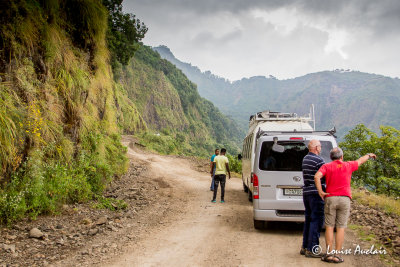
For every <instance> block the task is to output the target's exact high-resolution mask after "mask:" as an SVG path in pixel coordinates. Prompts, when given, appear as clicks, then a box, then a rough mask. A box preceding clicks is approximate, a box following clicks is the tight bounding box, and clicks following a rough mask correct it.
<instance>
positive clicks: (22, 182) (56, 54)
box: [0, 0, 145, 223]
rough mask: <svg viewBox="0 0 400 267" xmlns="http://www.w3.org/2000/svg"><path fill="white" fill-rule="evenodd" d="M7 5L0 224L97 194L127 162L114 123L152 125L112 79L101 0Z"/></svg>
mask: <svg viewBox="0 0 400 267" xmlns="http://www.w3.org/2000/svg"><path fill="white" fill-rule="evenodd" d="M5 5H6V7H7V8H5V9H3V8H2V9H0V20H1V24H0V37H1V40H0V223H11V222H13V221H15V220H18V219H20V218H22V217H24V216H27V215H29V216H31V217H32V218H35V217H36V216H37V215H39V214H47V213H50V214H51V213H56V212H57V210H58V208H59V206H60V205H62V204H63V203H74V202H86V201H89V200H91V199H92V198H93V197H94V196H98V195H100V194H101V193H102V192H103V191H104V189H105V187H106V186H107V184H108V183H109V182H110V181H112V179H113V178H114V177H116V176H120V175H122V174H123V173H124V172H126V170H127V167H128V159H127V158H126V156H125V154H126V148H125V147H123V146H122V145H121V140H120V136H119V129H118V127H117V122H118V123H119V125H121V126H123V127H126V128H127V129H128V130H130V131H132V132H135V131H139V130H140V129H143V128H145V125H144V123H143V121H142V120H141V117H140V114H139V113H138V112H137V110H136V109H135V107H134V105H133V103H132V102H130V101H129V99H128V98H127V96H126V93H124V92H122V90H121V91H120V90H119V88H117V86H115V84H114V81H113V80H112V74H111V73H110V68H109V65H108V50H107V47H106V30H107V15H106V14H107V11H106V9H105V8H104V7H103V6H102V4H101V1H99V0H67V1H59V0H49V1H35V0H33V1H30V0H18V1H6V3H5ZM122 113H126V114H122ZM123 115H124V117H123Z"/></svg>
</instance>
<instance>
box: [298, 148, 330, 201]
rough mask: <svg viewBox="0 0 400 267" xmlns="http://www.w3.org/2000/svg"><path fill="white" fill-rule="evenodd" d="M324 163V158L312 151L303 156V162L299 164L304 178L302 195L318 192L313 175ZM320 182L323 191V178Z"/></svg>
mask: <svg viewBox="0 0 400 267" xmlns="http://www.w3.org/2000/svg"><path fill="white" fill-rule="evenodd" d="M324 164H325V161H324V159H323V158H321V157H320V156H318V155H316V154H314V153H312V152H309V153H308V154H307V155H306V156H305V157H304V158H303V163H302V165H301V169H302V171H303V180H304V186H303V195H309V194H318V190H317V188H316V187H315V182H314V176H315V174H316V173H317V171H318V170H319V168H321V166H322V165H324ZM321 184H322V189H323V190H324V191H325V187H326V185H325V179H322V180H321Z"/></svg>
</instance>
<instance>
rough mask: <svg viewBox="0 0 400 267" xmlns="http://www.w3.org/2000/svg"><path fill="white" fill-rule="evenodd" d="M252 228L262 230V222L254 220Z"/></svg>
mask: <svg viewBox="0 0 400 267" xmlns="http://www.w3.org/2000/svg"><path fill="white" fill-rule="evenodd" d="M254 228H255V229H257V230H261V229H264V221H259V220H254Z"/></svg>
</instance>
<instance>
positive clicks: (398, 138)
mask: <svg viewBox="0 0 400 267" xmlns="http://www.w3.org/2000/svg"><path fill="white" fill-rule="evenodd" d="M380 130H381V133H380V135H378V134H376V133H374V132H372V131H371V130H369V129H368V128H367V127H365V126H364V125H363V124H359V125H357V126H356V127H355V128H354V129H353V130H351V131H349V133H348V134H347V135H346V136H345V137H344V141H343V142H341V143H340V147H342V148H343V151H344V158H345V160H356V159H358V158H359V157H361V156H363V155H365V154H367V153H375V154H376V155H377V158H376V160H375V161H368V162H367V163H366V164H363V165H362V166H361V167H360V169H359V170H358V171H357V172H355V173H354V174H353V176H352V183H353V185H354V186H357V187H360V186H363V187H365V188H367V189H368V190H369V191H372V192H375V193H377V194H384V195H387V196H394V197H399V196H400V131H399V130H397V129H395V128H393V127H390V126H381V127H380Z"/></svg>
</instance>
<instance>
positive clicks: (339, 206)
mask: <svg viewBox="0 0 400 267" xmlns="http://www.w3.org/2000/svg"><path fill="white" fill-rule="evenodd" d="M324 212H325V225H326V226H329V227H335V225H336V227H338V228H346V227H347V220H348V219H349V216H350V198H349V197H342V196H340V197H338V196H336V197H327V198H325V207H324Z"/></svg>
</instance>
